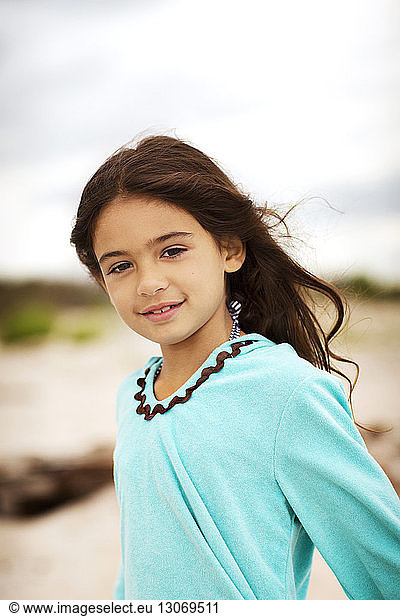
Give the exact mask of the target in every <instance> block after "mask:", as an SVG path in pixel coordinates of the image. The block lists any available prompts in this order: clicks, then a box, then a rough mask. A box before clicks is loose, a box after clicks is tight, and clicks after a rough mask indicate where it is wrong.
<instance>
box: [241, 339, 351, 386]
mask: <svg viewBox="0 0 400 616" xmlns="http://www.w3.org/2000/svg"><path fill="white" fill-rule="evenodd" d="M246 363H247V367H248V370H249V374H250V373H255V374H257V375H258V376H259V377H260V382H263V383H265V385H266V386H268V387H270V386H271V381H272V382H273V383H274V385H275V386H276V387H278V388H279V389H280V390H281V391H282V394H283V395H284V396H285V395H288V394H289V395H291V394H293V393H294V392H295V390H296V389H297V388H299V387H300V386H301V385H302V384H305V383H307V384H308V383H309V384H312V383H324V384H326V385H327V386H328V387H333V388H334V389H337V388H340V389H341V390H342V392H344V391H345V390H344V386H343V384H342V382H341V380H340V379H339V378H338V377H337V376H336V375H334V374H332V373H330V372H327V371H326V370H323V369H321V368H318V367H317V366H315V365H314V364H312V363H311V362H310V361H308V360H307V359H304V358H303V357H301V356H300V355H299V354H298V353H297V351H296V350H295V349H294V347H293V346H292V345H291V344H289V343H288V342H282V343H271V341H270V340H269V339H267V338H265V343H264V341H263V340H261V339H259V340H258V341H257V343H256V344H254V345H253V348H252V349H251V352H248V353H247V354H246ZM242 368H243V367H242Z"/></svg>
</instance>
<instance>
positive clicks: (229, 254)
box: [225, 237, 246, 272]
mask: <svg viewBox="0 0 400 616" xmlns="http://www.w3.org/2000/svg"><path fill="white" fill-rule="evenodd" d="M225 247H226V256H225V269H226V271H227V272H237V271H238V270H240V268H241V267H242V265H243V263H244V260H245V259H246V245H245V244H244V243H243V242H242V241H241V240H240V239H239V238H238V237H231V238H229V240H228V241H227V242H226V243H225Z"/></svg>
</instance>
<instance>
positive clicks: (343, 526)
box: [274, 370, 400, 599]
mask: <svg viewBox="0 0 400 616" xmlns="http://www.w3.org/2000/svg"><path fill="white" fill-rule="evenodd" d="M274 458H275V460H274V464H275V477H276V480H277V482H278V484H279V486H280V488H281V490H282V492H283V494H284V495H285V497H286V499H287V500H288V502H289V504H290V506H291V507H292V509H293V511H294V513H295V514H296V516H297V517H298V519H299V520H300V522H301V523H302V525H303V527H304V529H305V530H306V532H307V534H308V535H309V537H310V539H311V540H312V542H313V543H314V545H315V546H316V548H317V549H318V551H319V552H320V553H321V555H322V556H323V558H324V559H325V561H326V562H327V564H328V565H329V567H330V568H331V569H332V571H333V572H334V574H335V575H336V577H337V579H338V580H339V582H340V584H341V586H342V588H343V590H344V591H345V593H346V595H347V596H348V597H349V598H350V599H400V500H399V498H398V496H397V494H396V492H395V490H394V488H393V486H392V484H391V482H390V480H389V478H388V477H387V475H386V474H385V473H384V471H383V469H382V468H381V467H380V466H379V464H378V463H377V462H376V460H375V459H374V458H373V457H372V456H371V454H370V453H369V452H368V450H367V447H366V445H365V443H364V441H363V439H362V437H361V435H360V433H359V432H358V430H357V427H356V426H355V424H354V422H353V420H352V417H351V409H350V407H349V405H348V402H347V400H346V397H345V391H344V388H343V386H342V384H341V382H340V381H339V379H338V378H337V377H335V376H333V375H331V374H329V373H327V372H323V371H322V370H321V371H318V372H317V373H315V374H314V375H312V376H310V377H308V378H306V379H305V380H304V381H303V382H302V383H301V384H300V385H299V386H298V387H297V389H296V390H295V391H294V392H293V393H292V395H291V397H290V398H289V401H288V403H287V405H286V407H285V408H284V410H283V412H282V416H281V419H280V424H279V428H278V431H277V436H276V442H275V456H274Z"/></svg>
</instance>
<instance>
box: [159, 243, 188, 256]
mask: <svg viewBox="0 0 400 616" xmlns="http://www.w3.org/2000/svg"><path fill="white" fill-rule="evenodd" d="M170 250H178V251H179V252H178V253H177V254H175V255H172V257H167V259H175V257H178V256H179V255H180V254H181V253H182V252H186V248H178V246H175V248H167V250H164V253H165V252H169V251H170ZM164 253H163V254H164Z"/></svg>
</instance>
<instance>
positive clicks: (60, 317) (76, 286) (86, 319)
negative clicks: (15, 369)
mask: <svg viewBox="0 0 400 616" xmlns="http://www.w3.org/2000/svg"><path fill="white" fill-rule="evenodd" d="M110 309H111V305H110V301H109V299H108V297H107V295H106V293H105V292H104V291H103V290H102V289H100V287H98V286H97V285H95V284H93V283H89V284H80V283H68V282H57V283H52V282H46V281H41V280H38V281H29V282H18V281H4V280H3V281H0V338H1V341H2V343H3V344H4V345H13V344H19V343H24V344H27V343H28V344H39V343H42V342H45V341H48V340H49V339H65V340H71V341H73V342H76V343H83V342H88V341H91V340H94V339H96V338H99V337H101V336H102V334H103V333H104V332H105V330H106V322H107V316H108V315H109V313H110Z"/></svg>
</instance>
